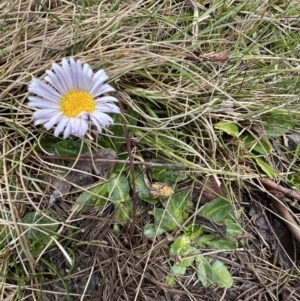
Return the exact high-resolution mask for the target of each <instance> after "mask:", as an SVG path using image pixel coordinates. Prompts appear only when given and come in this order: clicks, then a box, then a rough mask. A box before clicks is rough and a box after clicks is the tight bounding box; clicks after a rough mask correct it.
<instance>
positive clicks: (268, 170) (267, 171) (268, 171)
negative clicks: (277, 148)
mask: <svg viewBox="0 0 300 301" xmlns="http://www.w3.org/2000/svg"><path fill="white" fill-rule="evenodd" d="M254 159H255V161H256V163H257V165H258V166H259V167H260V168H261V169H262V171H263V172H264V173H265V174H266V175H267V176H268V177H269V178H270V179H274V176H275V171H274V169H273V168H272V167H271V166H270V165H269V164H268V163H267V162H266V161H265V160H264V159H263V158H259V157H255V158H254Z"/></svg>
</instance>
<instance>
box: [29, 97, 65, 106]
mask: <svg viewBox="0 0 300 301" xmlns="http://www.w3.org/2000/svg"><path fill="white" fill-rule="evenodd" d="M28 99H29V102H28V106H29V107H32V108H39V109H59V104H58V103H56V102H53V101H50V100H48V99H44V98H40V97H36V96H29V97H28Z"/></svg>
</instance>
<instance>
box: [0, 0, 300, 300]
mask: <svg viewBox="0 0 300 301" xmlns="http://www.w3.org/2000/svg"><path fill="white" fill-rule="evenodd" d="M275 2H276V3H274V4H270V3H269V4H267V3H264V2H263V1H258V2H255V1H248V2H245V3H243V2H237V3H235V1H231V2H230V1H227V2H226V1H225V2H224V1H215V2H214V3H211V2H210V1H204V3H203V4H199V1H193V0H191V1H166V0H161V1H152V0H149V1H129V0H128V1H92V0H89V1H88V0H86V1H83V0H82V1H75V3H71V2H68V1H32V0H27V1H2V3H0V32H1V36H0V45H1V46H0V65H1V71H0V95H1V104H0V110H1V116H0V124H1V127H0V139H1V150H0V154H1V157H2V159H1V160H2V162H0V173H1V182H0V185H1V191H0V198H1V199H2V201H1V204H0V209H1V216H0V218H1V225H2V228H1V229H2V230H1V231H2V233H4V232H3V231H4V230H3V229H5V233H10V236H9V237H10V238H12V237H13V238H14V239H10V240H9V239H8V236H4V237H3V236H1V234H0V237H1V240H2V242H3V241H5V244H3V243H1V248H2V249H1V250H0V271H1V275H2V276H3V277H2V280H0V287H1V293H0V295H1V297H0V299H1V300H68V296H67V295H66V288H68V289H69V291H71V293H70V296H69V300H114V301H115V300H147V301H150V300H159V301H165V300H168V301H169V300H181V301H183V300H258V299H260V300H299V299H300V296H299V289H298V288H299V278H298V275H299V271H298V268H297V264H296V263H295V264H294V266H293V269H289V270H283V269H281V268H279V267H278V266H277V267H276V260H275V259H274V258H273V260H272V256H273V252H272V250H271V249H272V248H271V247H270V245H268V243H267V242H265V243H262V241H264V237H261V233H260V232H259V231H258V230H257V225H253V223H252V222H251V221H250V219H251V217H250V216H249V214H248V212H249V211H250V209H251V208H252V205H251V204H252V203H258V204H260V205H259V206H261V207H260V208H261V209H260V210H261V212H263V213H262V216H267V215H268V212H267V209H266V208H267V204H266V203H264V202H263V201H262V200H261V198H263V197H262V195H263V194H261V192H257V193H253V192H251V193H250V194H248V193H244V192H242V191H241V190H240V187H241V186H243V185H244V184H243V182H242V180H246V181H249V182H251V184H252V185H253V184H256V182H255V181H254V180H253V179H255V178H258V177H259V176H260V175H259V172H257V170H255V169H249V165H250V163H249V162H252V161H251V158H247V157H244V153H243V152H244V150H243V149H242V148H238V149H236V145H235V144H234V143H232V144H228V145H227V146H225V144H224V143H222V138H221V137H220V135H219V134H218V133H217V132H216V130H215V128H214V124H215V123H216V122H217V121H220V120H229V121H234V122H236V123H237V124H238V125H239V126H240V128H242V129H243V130H245V131H246V130H247V129H249V128H250V127H252V126H255V125H257V124H261V123H262V122H263V121H262V119H261V117H262V116H265V115H266V116H268V113H272V112H278V113H279V114H283V115H284V116H293V118H295V119H296V120H299V114H298V107H297V106H298V95H299V83H298V78H296V77H295V74H297V72H298V69H297V68H298V64H299V55H298V52H299V46H298V45H299V43H298V42H299V37H298V36H297V30H298V28H299V20H298V15H299V8H298V6H297V5H296V4H297V1H290V2H289V3H288V4H284V3H281V1H275ZM70 56H73V57H76V58H80V59H81V60H82V61H83V62H87V63H89V64H91V65H92V67H93V69H94V70H97V69H100V68H103V69H105V70H106V72H107V73H108V74H109V75H110V81H111V83H112V84H113V85H114V86H115V87H116V90H117V91H118V92H117V96H118V98H119V100H120V101H121V102H122V103H123V105H124V107H127V108H129V107H130V108H132V109H133V110H134V111H135V112H136V113H137V116H138V117H137V118H138V125H137V126H136V127H134V128H131V131H132V133H133V136H134V145H135V147H136V148H138V149H139V150H143V149H147V150H148V151H149V152H152V153H154V154H157V155H158V156H160V157H163V158H167V159H168V160H169V161H171V162H174V163H181V164H184V165H185V166H186V167H188V168H189V169H190V172H191V175H194V174H199V173H200V174H205V175H212V176H213V178H214V179H215V181H217V182H220V183H221V182H222V183H224V184H225V187H226V192H227V194H228V196H229V197H230V198H231V199H232V201H234V202H235V204H236V206H237V207H240V208H243V209H244V212H245V214H244V216H243V228H244V230H245V233H247V235H248V238H249V242H248V244H246V245H245V246H244V247H243V248H240V249H237V250H235V251H226V252H224V251H223V252H221V251H215V250H210V251H207V250H205V251H203V252H207V253H208V254H210V256H213V257H214V258H219V257H220V258H222V261H223V262H225V263H226V265H227V266H228V267H229V269H230V272H231V274H232V275H233V278H234V286H233V287H232V288H231V289H228V290H224V289H221V288H215V287H211V288H207V289H206V288H203V287H202V286H201V285H200V284H199V283H198V282H197V281H196V277H195V273H196V272H195V271H193V270H190V271H189V275H186V276H182V277H178V279H177V285H176V287H174V288H170V287H168V286H167V285H166V283H165V277H166V275H167V274H168V271H169V270H170V264H171V263H170V262H169V259H168V246H169V244H170V240H172V239H173V238H174V237H175V236H176V234H177V233H173V236H172V237H171V236H170V237H169V236H166V237H158V238H157V239H156V240H154V241H153V242H149V241H148V240H145V238H144V237H143V235H142V230H141V229H142V228H143V226H144V225H145V224H147V223H148V222H150V217H149V215H147V211H148V210H149V206H150V205H144V206H143V207H142V209H140V211H139V212H138V213H137V224H136V236H135V239H134V241H133V242H132V244H131V243H130V242H129V241H128V233H129V230H128V229H129V228H128V227H129V226H128V227H124V228H123V229H122V231H121V232H120V233H115V232H114V231H113V230H112V227H111V224H112V213H113V212H112V208H111V207H110V206H107V207H105V208H104V209H101V211H97V210H94V211H91V212H90V213H89V215H82V216H73V215H72V213H71V203H68V202H65V203H63V202H61V203H58V204H55V206H54V207H52V208H49V207H48V206H47V197H48V195H49V190H50V184H49V177H50V176H51V175H53V174H55V172H56V171H55V170H56V168H58V167H59V166H58V164H56V163H51V162H46V161H41V160H40V159H39V158H38V157H37V156H36V155H35V152H34V148H35V145H36V144H38V141H39V140H40V139H41V138H42V137H46V136H47V135H49V133H47V132H46V131H45V130H44V129H43V128H42V127H41V126H39V127H34V126H33V122H32V117H31V114H32V112H31V111H30V110H29V108H28V106H27V105H26V102H27V96H28V93H27V85H28V84H29V83H30V81H31V80H32V77H42V76H43V74H44V71H45V70H46V69H49V68H50V67H51V64H52V63H53V62H54V61H56V62H59V61H61V59H62V58H63V57H70ZM50 135H51V134H50ZM107 135H109V132H108V133H107ZM90 143H91V145H92V147H93V148H95V147H96V143H97V141H95V142H93V141H91V142H90ZM233 182H236V183H237V185H236V189H233V187H232V186H233V185H232V183H233ZM201 189H202V190H201V191H200V192H199V193H198V195H196V196H195V198H196V199H197V198H198V199H200V198H201V195H202V194H203V191H205V187H204V188H203V187H202V188H201ZM68 200H69V201H70V202H72V200H73V199H68ZM73 201H74V200H73ZM250 207H251V208H250ZM265 210H266V211H265ZM26 212H42V213H43V214H45V215H47V216H50V217H51V218H52V220H53V223H54V224H56V225H57V226H58V227H59V231H58V232H57V233H56V236H55V237H54V238H53V241H52V243H53V245H54V247H53V248H52V250H50V251H48V250H47V249H46V248H45V249H43V250H41V251H40V253H39V254H35V255H33V254H31V249H30V247H31V246H29V245H28V242H27V241H26V237H25V232H26V231H25V230H24V229H25V227H24V224H23V223H22V218H23V216H24V215H25V213H26ZM265 212H267V213H265ZM256 214H258V213H256ZM145 216H146V218H145ZM282 227H283V226H282ZM83 229H84V231H83ZM281 229H283V228H281ZM259 237H260V238H261V239H262V240H259ZM288 237H290V236H288ZM295 250H296V251H295V252H296V253H297V251H298V248H295ZM70 254H71V255H70ZM71 256H73V258H71ZM70 258H71V262H72V260H73V259H74V258H76V259H77V260H76V263H74V265H73V266H72V269H71V273H69V272H70V265H69V261H70ZM295 262H296V261H295ZM58 275H60V276H58ZM63 280H64V281H63ZM64 285H65V286H64Z"/></svg>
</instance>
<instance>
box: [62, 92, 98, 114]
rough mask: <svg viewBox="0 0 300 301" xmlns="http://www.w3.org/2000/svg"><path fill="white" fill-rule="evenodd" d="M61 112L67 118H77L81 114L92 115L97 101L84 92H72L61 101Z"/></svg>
mask: <svg viewBox="0 0 300 301" xmlns="http://www.w3.org/2000/svg"><path fill="white" fill-rule="evenodd" d="M59 105H60V110H61V112H62V113H63V114H64V115H65V116H67V117H76V116H78V114H79V113H82V112H87V113H92V112H93V111H94V110H95V101H94V99H93V97H92V96H91V94H90V93H88V92H86V91H82V90H71V91H69V92H68V93H66V94H65V95H64V96H63V97H62V98H61V100H60V104H59Z"/></svg>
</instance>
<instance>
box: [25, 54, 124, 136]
mask: <svg viewBox="0 0 300 301" xmlns="http://www.w3.org/2000/svg"><path fill="white" fill-rule="evenodd" d="M52 69H53V71H51V70H47V71H46V74H47V75H46V76H45V80H46V81H47V82H48V83H49V84H47V83H45V82H43V81H41V80H39V79H37V78H35V79H33V81H32V82H31V83H30V85H29V87H28V90H29V92H31V93H33V94H36V95H37V96H29V97H28V99H29V103H28V105H29V106H30V107H32V108H38V110H37V111H36V112H34V113H33V118H34V119H36V121H35V123H34V124H35V125H38V124H44V127H45V128H46V129H47V130H50V129H51V128H52V127H53V126H54V125H55V124H57V126H56V129H55V131H54V135H55V136H56V137H57V136H58V135H59V134H60V133H61V132H63V131H64V138H67V137H69V136H70V135H71V134H73V135H75V136H78V137H83V136H84V135H85V133H86V132H87V130H88V121H90V120H91V121H92V122H93V123H94V124H95V125H96V127H97V129H98V131H99V132H100V133H101V131H102V128H104V127H107V126H108V125H109V124H111V123H113V119H112V118H111V117H110V116H109V115H107V114H106V113H120V109H119V108H118V107H117V106H116V105H115V104H114V102H118V100H117V99H116V98H115V97H113V96H102V97H99V96H100V95H102V94H103V93H106V92H112V91H115V89H114V88H113V87H111V86H110V85H108V84H104V82H105V81H106V80H107V79H108V76H107V75H106V73H105V72H104V70H99V71H98V72H96V73H95V74H93V71H92V69H91V68H90V66H89V65H88V64H84V65H82V64H81V62H80V60H78V61H75V60H74V59H73V58H71V59H70V61H69V62H68V61H67V60H66V59H63V60H62V66H60V65H58V64H56V63H53V64H52Z"/></svg>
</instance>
